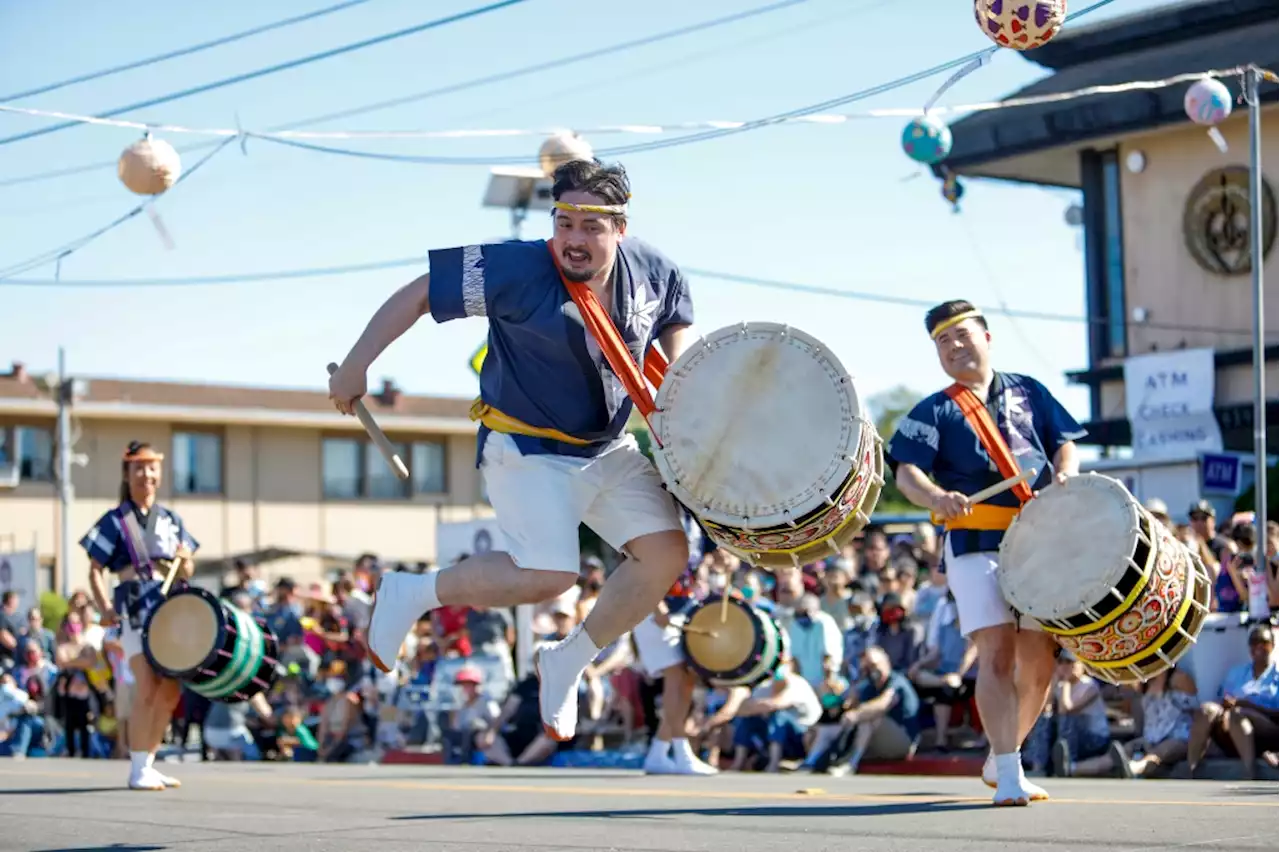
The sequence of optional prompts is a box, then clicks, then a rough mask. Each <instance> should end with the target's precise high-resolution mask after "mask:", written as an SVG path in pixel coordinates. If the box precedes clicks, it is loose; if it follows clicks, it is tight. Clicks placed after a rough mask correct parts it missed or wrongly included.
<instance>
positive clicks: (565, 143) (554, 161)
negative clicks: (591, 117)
mask: <svg viewBox="0 0 1280 852" xmlns="http://www.w3.org/2000/svg"><path fill="white" fill-rule="evenodd" d="M593 156H594V154H593V153H592V151H591V145H590V144H589V143H588V142H587V140H585V139H583V138H582V137H581V136H579V135H577V134H576V133H557V134H556V135H555V136H552V137H550V138H549V139H547V141H545V142H543V143H542V147H541V148H539V149H538V164H539V165H540V166H541V167H542V173H543V174H545V175H546V176H547V177H551V174H552V173H553V172H554V171H555V170H556V169H557V168H559V167H560V166H562V165H564V164H565V163H568V162H571V161H573V160H590V159H591V158H592V157H593Z"/></svg>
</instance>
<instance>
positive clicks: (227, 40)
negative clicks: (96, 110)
mask: <svg viewBox="0 0 1280 852" xmlns="http://www.w3.org/2000/svg"><path fill="white" fill-rule="evenodd" d="M368 2H369V0H347V2H345V3H339V4H337V5H336V6H326V7H325V8H323V9H317V10H316V11H314V12H307V13H306V14H305V15H297V16H295V17H292V18H284V19H283V20H279V21H273V22H272V23H269V24H263V25H262V26H258V27H253V28H252V29H247V30H241V31H240V32H238V33H232V34H231V35H226V36H222V37H221V38H215V39H213V40H212V41H205V42H201V43H200V44H193V45H191V46H189V47H183V48H179V49H178V50H171V51H169V52H168V53H160V54H157V55H155V56H149V57H147V58H146V59H139V60H137V61H135V62H129V63H126V64H125V65H116V66H114V67H112V68H104V69H102V70H101V71H94V72H91V73H89V74H81V75H80V76H78V77H71V78H69V79H66V80H60V81H58V82H57V83H49V84H48V85H45V86H40V87H39V88H35V89H28V90H27V91H25V92H16V93H14V94H12V95H5V96H3V97H0V103H8V102H9V101H16V100H18V99H19V98H30V97H34V96H35V95H43V94H45V93H46V92H53V91H57V90H58V89H65V88H66V87H67V86H74V85H76V84H78V83H87V82H89V81H90V80H99V79H101V78H103V77H110V76H112V75H114V74H120V73H123V72H125V71H132V70H134V69H136V68H145V67H146V66H148V65H155V64H157V63H160V62H167V61H168V60H170V59H177V58H179V57H181V56H190V55H191V54H193V53H200V52H201V51H204V50H210V49H211V48H215V47H221V46H222V45H224V44H231V43H232V42H236V41H241V40H242V39H246V38H250V37H251V36H256V35H261V34H262V33H265V32H270V31H271V30H278V29H283V28H284V27H291V26H293V25H294V24H300V23H303V22H304V21H310V20H314V19H315V18H320V17H323V16H325V15H331V14H333V13H334V12H341V11H342V10H343V9H349V8H351V7H352V6H359V5H361V4H364V3H368Z"/></svg>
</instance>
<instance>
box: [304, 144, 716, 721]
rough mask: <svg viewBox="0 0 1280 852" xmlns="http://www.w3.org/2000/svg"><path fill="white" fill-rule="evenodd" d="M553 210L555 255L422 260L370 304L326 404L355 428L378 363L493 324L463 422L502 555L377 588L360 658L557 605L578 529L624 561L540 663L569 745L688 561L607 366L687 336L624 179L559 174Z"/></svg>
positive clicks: (594, 168) (582, 171)
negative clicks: (461, 618)
mask: <svg viewBox="0 0 1280 852" xmlns="http://www.w3.org/2000/svg"><path fill="white" fill-rule="evenodd" d="M552 196H553V198H554V199H555V200H554V203H553V207H554V209H553V211H552V217H553V218H552V225H553V236H552V238H551V239H550V240H549V241H547V240H525V241H521V240H515V241H511V242H504V243H499V244H492V245H471V246H465V247H458V248H447V249H437V250H434V251H432V252H431V253H430V264H431V270H430V273H429V274H424V275H422V276H420V277H419V278H417V279H416V280H414V281H412V282H410V283H409V284H407V285H406V286H404V287H403V288H401V289H400V290H399V291H397V292H396V293H395V294H394V295H392V296H391V297H390V298H389V299H388V300H387V302H386V303H385V304H384V305H383V306H382V307H381V308H379V310H378V311H377V313H375V314H374V316H373V318H372V319H371V320H370V322H369V324H368V326H367V327H366V329H365V331H364V333H363V334H362V335H361V337H360V339H359V340H358V341H357V342H356V344H355V346H354V347H353V348H352V349H351V352H350V353H349V354H348V355H347V357H346V360H345V361H344V362H343V364H342V366H341V367H340V368H339V369H338V370H337V372H335V373H334V374H333V376H331V377H330V380H329V393H330V396H331V397H332V398H333V400H334V404H335V406H336V407H337V408H338V410H339V411H341V412H342V413H344V414H351V413H352V412H353V408H352V404H353V402H354V401H355V400H356V399H358V398H359V397H361V396H363V395H364V394H365V393H366V391H367V387H368V385H367V375H366V374H367V372H368V369H369V367H370V365H372V364H373V362H374V360H375V359H376V358H377V357H378V356H379V355H380V354H381V353H382V351H383V350H384V349H386V348H387V347H388V346H389V345H391V343H393V342H394V341H396V340H397V339H399V338H400V337H401V335H403V334H405V333H406V332H407V331H409V329H410V328H411V327H413V325H414V324H415V323H417V321H418V320H419V319H420V318H421V317H423V316H426V315H427V314H430V315H431V316H432V317H433V318H434V319H435V321H436V322H437V323H443V322H448V321H450V320H457V319H463V318H465V317H484V318H487V320H488V323H489V350H488V355H487V356H486V357H485V360H484V366H483V368H482V370H481V374H480V399H479V400H478V401H477V405H476V406H475V407H474V408H473V411H472V416H473V418H475V419H478V420H479V421H480V423H481V428H480V430H479V435H478V439H477V450H478V452H477V465H478V467H479V468H480V469H481V471H482V474H483V476H484V479H485V484H486V485H487V487H488V493H489V497H490V500H491V502H492V504H493V508H494V511H495V513H496V515H497V520H498V524H499V526H500V528H501V530H502V534H503V538H504V539H505V540H506V546H507V550H506V552H500V551H496V550H495V551H490V552H488V553H484V554H476V555H474V556H472V557H470V558H468V559H464V560H462V561H461V562H459V563H458V564H457V565H455V566H453V567H451V568H446V569H444V570H442V571H439V572H435V573H429V574H409V573H403V572H401V573H386V574H383V575H382V578H381V579H380V580H379V584H378V589H377V592H376V597H375V598H374V608H373V612H372V614H371V617H370V624H369V633H368V637H369V650H370V656H371V657H372V659H373V662H374V664H375V665H377V666H378V667H379V668H381V669H383V670H384V671H386V670H389V669H391V668H393V667H394V666H395V665H396V660H397V658H398V655H399V651H400V647H401V645H402V644H403V642H404V638H405V635H406V634H407V633H408V631H409V629H410V628H411V627H412V626H413V624H414V622H415V621H416V620H417V619H418V618H419V617H420V616H421V615H422V614H423V613H424V612H426V611H428V610H432V609H435V608H437V607H440V606H494V607H506V606H513V605H516V604H522V603H537V602H541V601H545V600H550V599H552V598H555V597H556V596H558V595H560V594H561V593H563V592H565V591H567V590H568V589H570V588H571V587H572V586H573V585H574V584H575V583H576V582H577V579H578V556H579V548H578V529H579V525H580V524H582V523H585V524H587V525H588V526H589V527H591V528H592V529H593V530H595V531H596V533H597V534H599V535H600V537H601V538H603V539H604V540H605V541H607V542H608V543H609V545H610V546H612V547H613V548H615V549H616V550H619V551H622V552H623V553H625V554H626V555H627V556H628V559H627V560H626V561H625V562H624V563H623V564H622V565H621V566H619V567H618V569H617V570H616V571H615V572H614V573H613V574H612V575H611V576H610V577H609V579H608V581H607V582H606V583H605V585H604V589H603V590H602V591H601V593H600V597H599V600H598V602H597V603H596V605H595V607H594V608H593V609H592V610H591V613H590V614H589V615H588V616H587V618H586V620H585V621H584V622H583V624H582V625H580V626H579V627H578V628H576V629H575V630H574V631H573V632H572V633H571V634H570V635H569V636H568V637H567V638H565V639H564V640H562V641H560V642H556V643H554V644H550V645H547V646H544V647H543V648H541V649H539V652H538V655H537V657H536V658H535V664H536V667H537V671H538V676H539V678H540V680H541V687H540V692H539V704H540V707H541V712H542V722H543V725H544V727H545V728H546V731H547V733H548V734H549V735H550V736H551V737H553V738H554V739H557V740H561V741H565V740H569V739H571V738H572V737H573V736H574V734H575V731H576V727H577V720H578V684H579V682H580V680H581V677H582V673H583V671H584V670H585V669H586V667H587V666H588V665H589V664H590V663H591V662H592V661H593V660H594V659H595V658H596V657H597V655H598V654H599V653H600V649H601V648H604V647H607V646H608V645H609V644H610V643H611V642H613V641H614V640H615V639H617V638H618V637H619V636H621V635H622V634H623V633H625V632H626V631H628V630H630V629H632V628H633V627H635V625H636V624H637V623H639V622H640V620H641V619H643V618H644V617H645V616H646V615H648V614H649V613H650V612H652V611H653V610H654V608H655V607H656V606H657V604H658V602H659V601H661V600H662V598H663V595H664V593H665V592H666V591H667V589H668V588H670V586H671V584H672V583H673V582H674V581H675V579H676V578H677V577H678V576H679V575H680V572H681V571H683V570H684V568H685V562H686V561H687V560H688V557H689V548H688V544H687V543H686V541H685V535H684V531H683V529H682V528H681V525H680V516H679V515H678V513H677V510H676V503H675V501H674V500H673V499H672V497H671V495H670V494H668V493H667V492H666V490H665V489H664V487H663V483H662V479H661V477H660V476H659V474H658V471H657V469H656V468H655V467H654V465H653V463H652V462H651V461H650V460H649V459H648V458H646V457H645V456H644V454H643V453H641V451H640V449H639V447H638V446H637V444H636V441H635V439H634V437H632V436H631V435H629V434H627V431H626V425H627V419H628V417H629V416H630V414H631V411H632V408H633V400H632V399H631V397H630V396H629V391H628V390H627V389H626V385H625V383H624V381H625V380H624V379H623V378H620V377H619V375H618V373H616V372H615V370H614V369H613V367H611V366H610V362H609V358H610V357H615V358H625V357H627V356H628V355H629V356H630V357H631V358H632V359H633V361H635V362H642V361H644V360H646V357H647V353H648V352H649V350H650V348H651V347H652V346H654V345H655V344H658V345H661V347H662V350H663V351H664V352H665V353H666V357H667V358H668V359H670V360H671V361H674V360H675V359H676V358H678V357H679V356H680V354H681V353H682V352H684V350H685V349H686V348H687V347H688V345H689V343H690V342H692V340H693V339H694V338H693V336H692V335H691V333H690V331H689V327H690V325H691V324H692V322H693V303H692V300H691V298H690V295H689V284H688V282H687V281H686V279H685V277H684V275H683V273H681V271H680V270H679V268H678V267H677V266H676V265H675V264H674V263H672V261H671V260H670V259H668V258H667V257H666V256H665V255H663V254H662V253H661V252H659V251H658V250H657V249H655V248H653V247H652V246H649V245H647V244H646V243H643V242H641V241H639V240H636V239H634V238H631V237H628V236H626V227H627V200H628V199H629V198H630V196H631V189H630V184H629V181H628V180H627V176H626V172H625V171H623V169H622V167H621V166H616V165H612V166H606V165H603V164H602V163H600V162H599V161H595V160H592V161H587V160H576V161H573V162H569V163H566V164H564V165H562V166H560V168H558V169H557V170H556V172H555V174H554V175H553V187H552ZM570 283H572V284H573V285H574V286H573V290H572V292H571V291H570ZM582 285H585V288H586V290H587V291H589V292H586V291H584V289H583V287H582ZM578 299H583V300H588V308H589V309H590V308H594V304H593V303H591V302H590V301H589V299H594V300H596V301H598V303H599V305H601V306H603V318H602V319H601V325H602V326H606V325H607V324H608V323H609V322H610V321H611V322H612V326H613V329H612V338H613V339H612V340H610V341H606V342H607V343H609V344H610V348H609V350H608V354H605V353H604V352H603V351H602V344H601V341H600V339H598V338H597V337H596V335H595V333H593V332H592V331H590V330H589V328H588V326H587V324H586V323H587V321H586V319H584V313H583V310H582V308H580V306H579V303H578ZM590 315H591V316H593V317H597V318H598V319H599V318H600V315H599V314H597V313H594V312H593V313H591V314H590ZM601 333H602V334H605V332H601ZM619 338H620V339H619ZM619 363H622V362H619ZM632 366H633V367H635V364H633V365H632Z"/></svg>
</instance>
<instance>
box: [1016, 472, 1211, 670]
mask: <svg viewBox="0 0 1280 852" xmlns="http://www.w3.org/2000/svg"><path fill="white" fill-rule="evenodd" d="M999 572H1000V573H999V579H1000V587H1001V591H1002V593H1003V594H1004V596H1005V599H1006V600H1008V601H1009V603H1010V604H1011V605H1012V606H1013V607H1014V608H1015V609H1016V610H1018V611H1019V612H1021V613H1022V614H1024V615H1028V616H1030V617H1032V618H1034V619H1036V621H1037V622H1038V623H1039V624H1040V626H1041V627H1042V628H1043V629H1044V631H1045V632H1046V633H1049V634H1050V635H1052V636H1053V637H1054V638H1055V639H1056V640H1057V642H1058V644H1059V645H1060V646H1061V647H1062V648H1063V649H1065V650H1066V651H1068V652H1070V653H1071V654H1073V655H1074V656H1075V657H1076V659H1078V660H1080V661H1081V662H1082V663H1084V665H1085V667H1086V668H1088V669H1089V671H1090V672H1091V673H1092V674H1093V675H1094V676H1095V677H1098V678H1101V679H1103V680H1105V681H1108V682H1110V683H1140V682H1142V681H1145V680H1149V679H1150V678H1152V677H1154V676H1156V675H1157V674H1160V673H1161V672H1163V671H1166V670H1167V669H1169V668H1171V667H1172V666H1173V665H1174V664H1175V663H1177V661H1178V659H1179V658H1180V657H1181V656H1182V655H1183V654H1185V653H1186V652H1187V650H1188V649H1189V648H1190V647H1191V645H1192V643H1194V642H1195V639H1196V637H1197V636H1198V635H1199V632H1200V629H1201V627H1202V625H1203V623H1204V617H1205V615H1206V614H1207V612H1208V609H1209V596H1210V593H1211V591H1212V582H1211V581H1210V579H1209V575H1208V572H1207V571H1206V570H1205V567H1204V565H1203V564H1202V563H1201V562H1200V561H1199V559H1198V558H1197V557H1196V556H1195V555H1194V554H1193V553H1192V552H1191V551H1190V550H1189V549H1188V548H1187V547H1185V546H1184V545H1183V544H1182V543H1181V542H1179V541H1178V540H1177V539H1176V538H1175V537H1174V536H1173V534H1172V533H1171V532H1170V531H1169V530H1168V528H1166V527H1165V526H1164V525H1163V524H1161V523H1160V522H1159V521H1157V520H1156V519H1155V518H1154V517H1153V516H1152V515H1151V514H1150V513H1149V512H1148V511H1147V510H1146V509H1144V508H1143V507H1142V506H1141V505H1140V504H1139V503H1138V502H1137V500H1135V499H1134V498H1133V496H1132V495H1131V494H1129V492H1128V490H1127V489H1126V488H1125V487H1124V486H1123V484H1121V483H1120V482H1118V481H1117V480H1114V479H1111V478H1110V477H1106V476H1102V475H1099V474H1096V473H1088V474H1084V475H1082V476H1077V477H1072V478H1071V479H1068V480H1067V482H1066V483H1065V484H1064V485H1052V486H1050V487H1048V488H1046V489H1045V490H1044V491H1042V492H1041V493H1040V496H1038V497H1037V498H1036V499H1034V500H1032V501H1031V502H1029V503H1028V504H1027V505H1026V506H1025V507H1024V508H1023V510H1022V512H1021V514H1020V515H1019V517H1018V518H1017V519H1016V520H1015V521H1014V523H1013V525H1012V526H1011V527H1010V528H1009V530H1008V532H1007V533H1006V535H1005V538H1004V541H1003V542H1002V543H1001V545H1000V568H999Z"/></svg>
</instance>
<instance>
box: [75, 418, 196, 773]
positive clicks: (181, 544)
mask: <svg viewBox="0 0 1280 852" xmlns="http://www.w3.org/2000/svg"><path fill="white" fill-rule="evenodd" d="M163 461H164V454H162V453H158V452H156V451H155V450H154V449H152V447H151V445H150V444H146V443H142V442H140V441H133V442H132V443H130V444H129V446H128V447H127V448H126V449H125V452H124V455H123V457H122V458H121V465H120V466H121V482H120V499H119V504H118V505H117V506H115V507H114V508H112V509H109V510H108V511H107V512H106V513H105V514H103V515H102V517H101V518H99V519H98V521H97V523H95V524H94V525H93V527H92V529H90V530H89V532H88V533H87V534H86V535H85V536H84V538H82V539H81V540H80V546H81V547H83V548H84V549H85V552H86V553H87V554H88V555H89V586H90V588H91V589H92V591H93V597H94V601H95V603H96V604H97V606H98V610H99V612H101V613H102V614H103V620H104V621H105V622H107V623H112V624H116V625H118V627H119V635H120V639H119V641H120V645H121V646H122V648H123V650H124V658H125V661H126V665H127V666H128V667H129V671H130V673H131V674H132V675H133V680H134V692H133V698H132V702H131V707H130V709H129V718H128V724H127V732H126V733H127V737H128V742H129V755H130V764H129V787H130V789H133V790H164V789H165V788H168V787H178V786H180V785H179V783H178V781H177V780H176V779H174V778H171V777H169V776H168V775H165V774H164V773H162V772H160V771H159V770H158V769H156V768H155V766H154V761H155V756H156V750H157V749H158V748H159V747H160V742H161V740H162V739H163V738H164V732H165V729H167V728H168V727H169V722H170V719H171V717H172V715H173V711H174V708H175V707H177V704H178V699H179V697H180V696H181V685H180V684H179V682H178V681H176V680H172V679H170V678H166V677H163V676H162V675H160V674H159V673H157V672H156V671H155V670H154V669H152V668H151V664H150V663H148V662H147V658H146V656H145V655H144V654H143V653H142V628H143V625H144V624H146V621H147V617H148V616H149V614H150V613H151V611H152V610H154V609H155V607H156V606H157V604H158V603H159V602H160V598H159V590H160V587H161V585H162V583H163V581H164V578H165V575H166V573H167V572H168V566H169V564H173V565H176V568H175V570H176V579H175V581H174V583H173V585H172V586H171V588H170V591H171V592H173V591H178V590H179V589H181V588H183V587H184V586H185V583H184V581H185V580H187V579H189V578H190V577H191V575H192V574H193V573H194V571H195V563H194V561H193V560H192V554H194V553H195V552H196V550H197V549H199V547H200V545H199V543H198V542H197V541H196V540H195V538H194V537H192V535H191V533H190V532H189V531H188V530H187V528H186V525H185V524H183V522H182V519H181V518H180V517H178V515H177V513H176V512H174V511H173V510H172V509H169V508H167V507H165V506H161V505H160V503H159V502H158V500H159V493H160V481H161V475H162V472H163V465H162V462H163ZM109 574H111V575H114V576H115V578H116V581H117V584H116V587H115V590H114V592H113V594H112V597H111V600H110V601H108V599H107V575H109Z"/></svg>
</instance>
